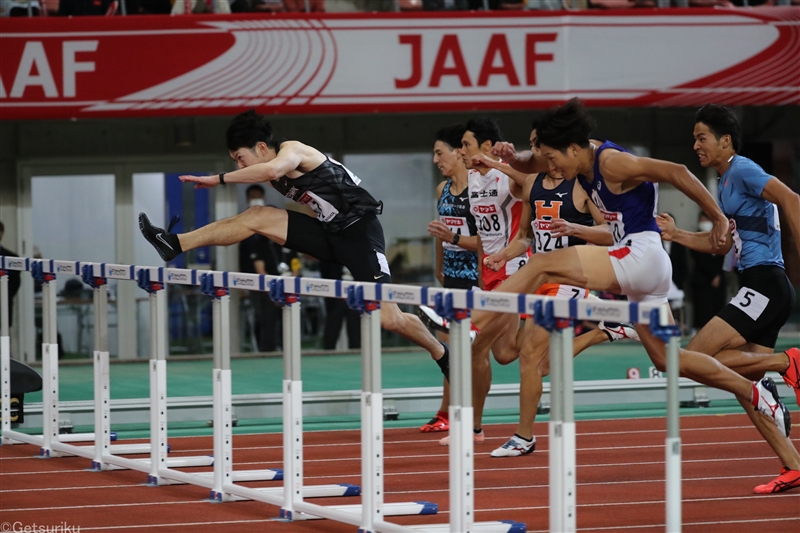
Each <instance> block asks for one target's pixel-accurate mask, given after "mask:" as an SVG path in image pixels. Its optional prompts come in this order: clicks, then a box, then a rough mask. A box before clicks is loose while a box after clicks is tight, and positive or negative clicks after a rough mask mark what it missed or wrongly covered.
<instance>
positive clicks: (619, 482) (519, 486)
mask: <svg viewBox="0 0 800 533" xmlns="http://www.w3.org/2000/svg"><path fill="white" fill-rule="evenodd" d="M770 476H772V477H774V476H775V472H771V473H769V474H761V475H748V476H722V477H694V478H684V479H683V482H684V483H686V482H689V481H719V480H731V479H747V478H759V479H767V478H769V477H770ZM634 483H662V484H663V483H664V479H663V478H662V479H637V480H632V481H596V482H589V483H578V486H579V487H591V486H593V485H602V486H604V487H606V486H608V485H633V484H634ZM548 487H550V485H549V484H547V483H545V484H542V485H513V486H512V485H509V486H502V487H475V492H478V491H482V490H517V489H520V490H521V489H546V488H548ZM429 492H449V489H441V490H440V489H426V490H397V491H386V494H425V493H429ZM797 495H798V496H800V493H798V494H797ZM683 501H684V502H686V501H693V500H687V499H684V500H683ZM546 508H547V507H545V509H546Z"/></svg>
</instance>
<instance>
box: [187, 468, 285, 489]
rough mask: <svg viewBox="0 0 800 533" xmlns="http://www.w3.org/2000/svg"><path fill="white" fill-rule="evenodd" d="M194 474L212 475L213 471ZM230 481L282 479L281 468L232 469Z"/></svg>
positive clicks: (201, 475)
mask: <svg viewBox="0 0 800 533" xmlns="http://www.w3.org/2000/svg"><path fill="white" fill-rule="evenodd" d="M194 475H195V476H200V477H214V472H199V473H197V474H194ZM231 481H233V482H234V483H237V482H242V481H283V469H282V468H274V469H273V468H269V469H266V470H234V471H233V472H231ZM281 490H283V489H281Z"/></svg>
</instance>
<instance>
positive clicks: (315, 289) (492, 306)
mask: <svg viewBox="0 0 800 533" xmlns="http://www.w3.org/2000/svg"><path fill="white" fill-rule="evenodd" d="M28 263H29V260H28V259H18V258H14V259H12V258H4V257H0V271H2V270H3V269H4V268H14V269H17V270H28V266H29V265H28ZM91 265H93V268H99V269H100V272H101V276H104V275H107V274H108V272H107V267H108V265H105V264H96V263H93V264H91ZM110 266H111V267H112V269H113V270H114V272H113V273H112V274H111V275H109V277H114V276H115V275H116V272H117V271H118V274H119V277H118V279H128V280H130V279H136V277H137V275H138V273H139V271H141V270H146V271H147V272H148V273H149V274H150V275H151V276H152V279H157V280H158V282H159V283H184V284H191V285H198V284H199V283H198V275H199V274H200V273H199V272H198V271H195V270H184V269H164V268H156V267H136V266H130V265H110ZM213 276H214V286H215V287H218V288H225V289H228V288H240V289H247V290H261V291H270V292H272V291H271V289H269V288H268V287H267V285H268V284H269V283H270V282H275V283H278V282H279V283H280V288H281V293H284V291H285V294H286V296H287V301H288V300H294V298H295V297H300V296H303V295H308V296H321V297H334V298H345V297H346V296H347V295H348V293H350V294H352V292H353V291H356V290H357V291H359V294H360V298H363V300H364V301H366V302H380V301H385V302H394V303H399V304H409V305H420V304H424V305H429V306H432V305H436V300H437V298H438V300H439V302H441V301H442V300H443V299H447V301H448V302H449V304H448V305H449V306H450V308H451V309H452V310H456V311H457V312H458V313H457V316H458V319H457V320H455V321H453V324H452V328H453V331H452V334H453V336H454V339H453V346H452V349H451V377H452V378H453V381H452V383H451V436H452V438H451V443H450V462H451V480H450V485H451V487H450V491H451V512H450V524H449V525H443V524H431V525H425V526H416V527H408V526H401V525H397V524H392V523H390V522H386V521H385V520H383V519H382V517H383V516H387V508H386V506H385V505H383V507H381V504H382V503H383V502H382V501H381V500H382V490H381V492H380V495H379V494H378V493H377V491H376V489H375V487H377V485H376V484H375V483H374V482H375V480H374V479H371V475H370V476H365V472H368V473H374V472H375V469H376V468H377V467H378V466H381V467H382V463H381V464H378V463H375V462H373V463H372V464H370V461H367V460H366V458H365V459H364V461H362V484H363V485H364V492H365V498H364V500H363V503H362V505H361V506H356V507H350V506H345V507H344V508H336V507H331V506H320V505H315V504H312V503H308V502H305V501H304V500H303V498H304V497H305V496H306V493H305V491H304V488H303V485H302V381H301V379H300V345H299V303H297V302H295V301H291V302H289V305H285V306H284V310H283V313H284V351H285V354H284V355H285V357H284V385H283V386H284V483H283V491H284V494H283V497H282V498H281V497H280V495H279V494H278V493H277V492H275V491H269V490H256V489H252V488H248V487H243V486H240V485H237V484H236V483H234V477H233V471H232V468H230V464H229V465H228V466H224V467H223V477H222V478H219V477H218V476H217V474H216V473H214V475H212V476H209V475H208V473H204V474H203V475H199V476H198V475H194V474H187V473H184V472H177V471H171V470H170V469H169V468H168V466H167V464H166V390H165V386H164V387H163V388H162V381H163V383H165V376H166V374H165V370H166V367H165V364H166V361H165V354H166V332H165V327H164V324H163V321H164V319H165V317H166V314H165V312H164V309H165V307H164V306H165V303H164V302H165V300H164V296H163V291H156V292H155V293H154V294H151V308H152V309H153V310H154V311H155V312H153V313H151V320H152V321H153V322H152V324H151V327H152V331H153V332H155V333H154V338H157V339H158V341H156V342H157V344H158V346H154V350H153V353H157V354H158V355H157V357H156V358H155V359H153V360H151V382H152V383H153V386H152V387H151V388H152V389H154V390H158V391H164V393H163V395H161V396H159V397H158V398H157V402H156V404H155V407H156V409H154V410H153V411H151V415H152V417H153V419H152V427H153V428H154V429H153V433H157V435H158V438H157V439H154V440H153V444H154V445H156V446H154V447H153V448H152V449H151V461H150V463H151V464H150V466H151V469H153V470H152V472H151V476H155V477H156V478H157V477H158V476H163V477H168V476H172V479H176V480H178V479H177V478H181V479H184V480H186V482H190V483H191V482H196V481H199V480H204V481H203V483H204V484H208V483H206V481H209V482H210V483H211V484H212V486H213V487H215V488H216V489H220V488H221V491H220V492H221V493H222V494H223V495H224V496H225V497H234V496H235V497H239V498H249V499H253V500H257V501H262V502H265V503H269V504H272V505H277V506H279V507H281V510H282V511H281V512H282V514H283V515H284V517H285V518H289V519H299V518H301V517H302V515H308V516H307V517H308V518H310V517H312V516H313V517H325V518H330V519H333V520H338V521H341V522H344V523H348V524H353V525H357V526H360V527H362V530H363V531H388V532H392V531H418V530H420V529H423V530H426V531H445V530H448V528H449V531H451V532H456V531H458V532H470V531H473V532H477V531H480V532H482V533H483V532H486V533H488V532H492V533H494V532H502V533H505V532H509V531H514V532H516V531H520V526H522V527H523V528H524V525H521V524H518V523H514V522H503V521H499V522H483V523H481V522H475V521H474V509H473V493H474V478H473V476H472V465H473V454H472V442H473V441H472V415H471V413H472V406H471V395H470V393H469V392H470V391H471V375H470V369H471V365H470V360H471V359H470V358H471V354H470V343H469V311H470V310H483V311H491V312H501V313H520V314H534V315H536V311H537V308H538V310H539V313H538V315H540V316H539V317H538V318H537V323H538V324H540V325H545V326H548V329H550V331H552V332H553V333H552V334H551V350H550V353H551V358H552V364H551V368H552V372H553V375H552V376H551V422H550V434H551V437H552V438H553V440H552V441H551V451H550V453H551V459H550V461H551V469H552V471H554V472H556V473H559V476H558V477H559V479H558V480H556V479H555V478H551V480H552V481H553V482H551V486H550V501H551V512H550V522H551V524H550V530H551V531H574V530H575V520H576V506H575V501H576V499H575V498H576V494H575V477H574V476H575V466H576V463H575V423H574V414H573V399H572V335H573V332H572V329H571V327H570V325H569V322H566V321H560V322H558V323H556V322H555V319H572V320H595V321H599V320H613V321H615V322H633V323H639V324H647V325H651V327H666V326H667V324H668V321H669V320H668V317H669V309H668V307H667V306H666V304H661V305H654V304H644V303H642V304H637V303H635V302H621V301H596V300H567V299H561V298H552V297H545V296H535V295H520V294H509V293H495V292H492V293H488V292H483V291H478V290H475V291H464V290H457V289H454V290H446V289H434V288H428V287H412V286H405V285H395V284H380V283H368V282H363V283H362V282H348V281H342V280H319V279H306V278H299V277H296V278H275V277H273V276H265V275H255V274H239V273H229V272H214V273H213ZM0 278H2V276H0ZM239 282H242V283H239ZM351 288H352V289H351ZM0 289H2V284H0ZM1 292H2V291H0V293H1ZM158 293H161V294H158ZM544 306H546V308H547V313H546V315H547V316H545V317H544V318H543V317H542V316H541V315H542V312H541V309H542V308H543V307H544ZM653 310H656V311H655V315H651V312H652V311H653ZM363 315H368V317H367V318H363ZM363 315H362V320H365V321H366V324H367V327H366V328H362V331H363V330H364V329H366V330H367V331H369V332H371V331H373V330H374V331H378V329H377V328H378V327H379V326H378V324H379V321H380V318H379V312H377V313H375V312H374V311H373V312H372V313H363ZM373 315H377V317H378V318H377V319H376V317H375V316H373ZM156 317H158V318H156ZM651 317H655V318H652V320H657V322H658V324H651ZM159 321H160V322H161V324H158V323H157V322H159ZM548 323H550V324H549V325H548ZM225 328H227V325H225V326H224V327H223V328H222V329H225ZM651 329H652V328H651ZM220 333H221V331H220ZM370 335H371V334H370ZM215 337H216V336H215ZM375 337H377V338H378V340H377V342H376V341H375V339H374V338H373V337H370V338H369V339H368V341H369V342H367V343H362V347H363V348H362V350H363V351H364V354H365V357H366V356H367V355H369V358H370V359H369V361H370V362H369V363H363V369H364V370H365V374H369V375H373V374H374V373H375V369H376V368H377V369H378V375H379V369H380V363H379V360H377V362H376V358H378V357H379V355H380V342H379V336H378V335H376V336H375ZM226 344H227V343H226ZM56 348H57V346H56ZM366 352H370V353H369V354H367V353H366ZM55 353H57V351H56V352H55ZM677 357H678V343H677V338H675V337H672V338H670V339H669V342H668V350H667V360H668V363H667V365H668V378H667V382H668V385H667V388H668V392H669V394H668V397H669V400H668V402H667V410H668V421H669V422H668V437H667V443H666V444H667V446H666V448H667V506H666V507H667V515H668V524H670V525H669V526H668V527H669V530H670V531H680V522H681V517H680V512H679V510H680V477H681V476H680V455H679V452H680V437H679V424H678V418H677V415H678V411H677V407H678V406H677V390H678V388H677V387H678V371H677V369H678V366H677V365H678V359H677ZM56 358H57V356H56ZM56 361H57V359H56ZM215 366H216V365H215ZM4 369H5V367H4ZM217 370H220V371H226V370H227V378H226V374H225V373H223V372H220V373H219V374H217V375H218V376H219V378H220V384H222V382H223V381H224V379H229V376H230V374H229V372H230V369H229V367H228V368H219V369H217ZM363 385H364V386H363V388H362V398H363V402H364V404H363V405H364V406H367V404H368V407H369V409H364V410H362V413H363V414H364V416H365V417H366V418H364V420H363V421H362V422H363V423H362V431H363V429H364V428H366V429H367V431H368V432H369V434H371V435H372V436H374V435H375V431H376V428H380V434H381V437H380V438H379V439H378V442H379V444H380V446H381V450H380V451H381V455H382V440H381V439H382V409H381V405H380V403H382V391H381V389H380V382H379V381H377V382H375V381H372V382H371V383H370V382H367V381H365V382H364V384H363ZM3 387H4V391H5V390H7V388H8V385H7V383H6V381H5V379H3ZM223 391H224V393H225V394H229V392H230V387H229V386H228V387H222V388H220V390H219V391H218V392H215V396H216V397H219V398H221V397H222V393H223ZM4 394H5V392H4ZM4 398H5V396H4ZM48 401H52V397H51V396H49V397H48ZM223 403H224V402H223ZM45 404H46V405H45V408H47V402H45ZM6 405H7V402H4V407H3V410H4V413H5V412H6ZM52 406H53V404H52V403H51V404H50V408H49V409H48V413H47V414H48V416H52V413H53V409H52ZM56 407H57V406H56ZM377 412H380V413H381V416H380V417H378V416H377V414H376V413H377ZM217 415H219V417H220V418H219V423H217V421H218V418H217ZM217 415H215V420H214V422H215V424H214V425H215V428H217V427H220V429H224V428H223V427H224V425H225V423H226V421H230V418H229V417H230V416H231V410H230V409H227V410H225V409H222V410H218V413H217ZM5 420H6V418H5V417H4V425H3V437H4V438H8V437H12V436H13V432H9V433H7V432H6V426H5ZM48 429H50V430H51V433H50V434H49V435H48V433H47V431H45V432H43V439H49V441H48V445H50V446H51V448H53V442H54V441H56V440H57V438H56V439H54V438H53V434H52V428H48ZM229 429H230V428H229V427H228V430H229ZM223 437H224V435H223ZM229 441H230V439H228V441H226V440H225V439H224V438H223V439H222V440H220V441H219V442H218V441H216V440H215V446H217V445H219V443H222V444H223V445H225V446H227V445H229ZM363 444H364V441H362V445H363ZM372 444H374V443H372ZM62 446H63V445H62V444H61V443H58V442H56V443H55V448H57V449H59V450H60V449H61V448H62ZM215 449H216V448H215ZM367 449H369V447H367ZM372 451H373V452H374V451H375V448H373V449H372ZM107 458H109V456H105V455H104V456H103V460H106V459H107ZM120 463H121V464H122V463H126V464H128V465H130V466H132V464H137V465H140V464H141V463H138V462H136V461H131V460H123V461H121V462H120ZM137 469H138V468H137ZM220 479H221V480H222V481H221V483H220ZM370 483H372V485H370ZM196 484H200V483H196ZM220 485H221V486H220ZM381 488H382V487H381ZM376 509H379V510H381V512H380V513H377V512H376ZM676 510H677V512H676ZM364 526H366V527H364Z"/></svg>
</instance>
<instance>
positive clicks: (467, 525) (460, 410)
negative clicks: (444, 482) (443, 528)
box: [450, 315, 475, 533]
mask: <svg viewBox="0 0 800 533" xmlns="http://www.w3.org/2000/svg"><path fill="white" fill-rule="evenodd" d="M470 323H471V321H470V319H469V316H468V315H467V316H465V317H464V318H461V319H460V320H459V319H456V320H453V321H452V323H451V325H450V342H451V343H452V344H451V349H450V531H451V533H456V532H461V533H464V532H470V531H473V522H474V520H475V514H474V510H475V503H474V487H475V476H474V456H473V451H474V450H473V449H474V442H473V423H472V414H473V407H472V346H471V343H470V339H469V330H470Z"/></svg>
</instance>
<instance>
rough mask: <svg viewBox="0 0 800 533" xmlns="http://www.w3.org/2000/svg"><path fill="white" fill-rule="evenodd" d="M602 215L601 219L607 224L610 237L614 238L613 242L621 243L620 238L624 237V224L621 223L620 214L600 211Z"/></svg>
mask: <svg viewBox="0 0 800 533" xmlns="http://www.w3.org/2000/svg"><path fill="white" fill-rule="evenodd" d="M600 212H601V213H602V214H603V218H604V219H605V221H606V224H608V227H609V228H611V235H612V236H613V237H614V242H615V243H618V242H621V241H622V238H623V237H624V236H625V223H624V222H623V221H622V213H620V212H619V211H602V210H601V211H600Z"/></svg>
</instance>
